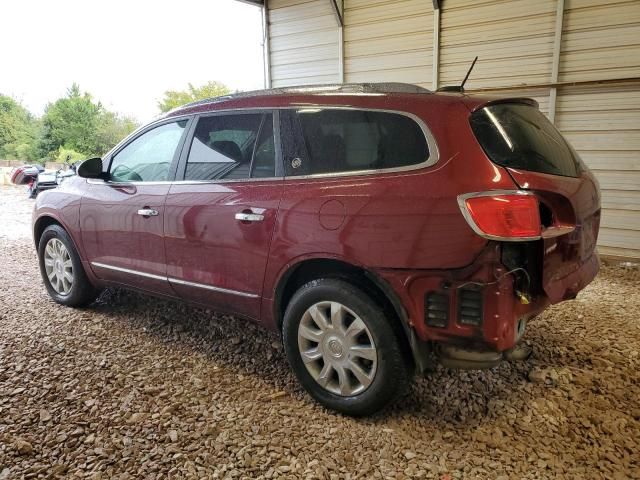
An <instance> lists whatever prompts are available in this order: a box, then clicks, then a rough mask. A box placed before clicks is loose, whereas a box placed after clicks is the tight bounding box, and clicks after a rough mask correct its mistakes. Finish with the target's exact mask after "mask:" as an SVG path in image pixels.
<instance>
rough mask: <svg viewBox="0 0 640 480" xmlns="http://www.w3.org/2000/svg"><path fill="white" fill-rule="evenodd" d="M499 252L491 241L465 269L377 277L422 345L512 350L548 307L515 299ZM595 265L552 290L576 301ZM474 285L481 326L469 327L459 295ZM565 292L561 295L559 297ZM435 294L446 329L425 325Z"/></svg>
mask: <svg viewBox="0 0 640 480" xmlns="http://www.w3.org/2000/svg"><path fill="white" fill-rule="evenodd" d="M500 252H501V248H500V245H499V244H497V243H493V242H490V243H489V244H487V247H486V248H485V249H484V251H483V252H482V253H481V254H480V255H479V256H478V258H477V259H476V260H475V261H474V262H473V263H472V264H471V265H469V266H467V267H464V268H460V269H452V270H394V269H380V270H377V271H376V273H377V274H378V275H379V276H380V277H381V278H382V279H384V280H385V281H386V282H387V283H388V284H389V285H390V286H391V287H392V288H393V290H394V291H395V293H396V295H397V296H398V297H399V299H400V301H401V302H402V304H403V306H404V308H405V310H406V315H407V318H408V322H409V326H410V327H411V328H412V329H413V330H414V331H415V333H416V336H417V337H418V338H419V339H420V340H421V341H423V342H436V343H442V344H451V345H458V346H463V347H465V348H474V349H478V350H485V351H495V352H504V351H506V350H509V349H511V348H513V347H514V346H515V345H516V344H517V343H518V341H519V340H520V338H521V337H522V333H523V327H524V325H525V324H526V322H527V321H528V320H530V319H532V318H533V317H535V316H537V315H538V314H540V313H541V312H542V311H543V310H544V309H545V308H546V307H547V306H548V305H549V304H550V303H551V301H550V298H549V296H547V295H545V294H544V293H541V294H539V295H537V296H534V297H533V298H532V299H531V301H530V302H529V303H528V304H523V303H522V302H521V300H520V298H519V297H518V296H517V295H516V292H515V287H514V277H513V275H512V274H510V273H509V272H508V271H507V269H506V268H505V267H504V265H502V263H501V255H500ZM598 266H599V260H598V256H597V254H596V253H595V252H594V254H593V255H592V256H591V258H589V259H588V260H587V261H586V262H584V263H583V264H582V265H581V266H580V268H578V269H577V270H575V271H574V272H573V273H571V274H569V275H567V276H566V277H564V278H562V279H558V280H556V281H554V284H553V285H552V286H551V288H553V289H557V290H558V291H557V292H555V293H556V294H560V293H561V298H562V299H569V298H574V297H575V295H576V294H577V293H578V291H579V290H581V289H582V288H584V287H585V286H586V285H588V284H589V283H590V282H591V281H592V280H593V278H594V277H595V275H596V274H597V272H598ZM470 284H473V285H476V286H477V288H478V289H479V291H480V292H481V293H482V321H481V322H480V324H478V325H469V324H468V323H465V322H464V321H462V318H461V313H460V312H461V309H460V305H459V304H460V302H461V291H462V289H464V288H466V286H468V285H470ZM561 291H562V292H563V293H562V292H561ZM434 292H435V293H437V294H438V295H440V298H446V302H448V318H447V321H446V324H445V325H440V326H433V325H428V324H427V321H426V310H427V306H426V303H427V302H426V301H425V299H426V297H427V295H429V294H430V293H434Z"/></svg>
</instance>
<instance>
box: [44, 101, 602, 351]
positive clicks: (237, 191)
mask: <svg viewBox="0 0 640 480" xmlns="http://www.w3.org/2000/svg"><path fill="white" fill-rule="evenodd" d="M486 101H487V99H484V98H478V97H467V96H460V95H448V94H434V95H416V94H389V95H383V96H379V95H376V96H368V95H303V94H295V95H268V96H255V97H249V98H236V99H231V100H224V101H220V102H217V103H212V104H204V105H198V106H193V107H187V108H183V109H181V110H179V111H176V112H172V113H171V114H169V116H176V115H185V114H198V113H205V112H210V111H215V110H233V109H236V108H243V109H246V108H275V107H296V106H302V105H303V106H307V107H308V106H323V105H324V106H331V105H339V106H353V107H362V108H374V109H387V110H397V111H404V112H408V113H412V114H414V115H416V116H418V117H420V118H422V119H423V120H424V122H425V123H426V125H427V126H428V127H429V129H430V130H431V133H432V134H433V136H434V137H435V139H436V142H437V145H438V150H439V161H438V162H437V163H436V164H435V165H433V166H431V167H427V168H423V169H418V170H413V171H408V172H396V173H378V174H375V175H351V176H340V177H329V178H327V177H325V178H308V179H303V178H295V177H288V178H285V179H284V180H282V179H280V180H277V179H273V180H267V181H258V182H248V181H234V182H224V183H214V182H210V183H201V184H179V183H174V184H169V183H164V184H161V185H144V184H138V185H130V186H114V185H109V184H108V183H107V184H103V185H97V184H94V183H91V182H88V181H87V180H84V179H81V178H77V179H74V180H72V181H68V182H65V183H64V184H63V185H62V187H61V188H60V189H57V190H53V191H49V192H46V193H44V194H42V195H41V196H39V197H38V203H37V207H36V211H35V213H34V220H35V222H36V230H37V228H38V223H37V222H38V221H39V220H41V219H42V218H43V217H47V216H50V217H53V218H55V219H56V220H57V221H59V222H60V223H61V224H62V225H63V226H64V227H65V228H67V230H68V231H69V233H70V235H71V236H72V238H73V239H74V241H75V242H76V245H77V246H78V248H79V251H80V254H81V257H82V259H83V262H84V264H85V267H86V268H87V269H88V274H89V277H90V279H91V281H92V282H94V283H95V284H97V285H106V284H111V283H114V282H115V283H122V284H126V285H129V286H133V287H135V288H139V289H144V290H146V291H150V292H153V293H156V294H161V295H168V296H174V297H179V298H182V299H184V300H187V301H190V302H195V303H199V304H206V305H209V306H211V307H213V308H216V309H220V310H224V311H228V312H232V313H235V314H239V315H242V316H246V317H249V318H252V319H254V320H256V321H259V322H261V323H262V324H264V325H266V326H268V327H271V328H276V327H277V325H278V322H279V317H280V315H281V314H282V311H281V310H277V309H278V307H280V308H281V307H282V306H281V305H279V304H278V301H277V298H276V292H278V291H279V289H278V287H279V285H281V282H282V281H283V280H284V279H286V278H287V273H288V272H290V271H291V269H292V268H295V267H296V266H297V265H298V264H299V263H300V262H302V261H305V260H309V259H338V260H341V261H343V262H346V263H348V264H351V265H354V266H357V267H361V268H363V269H365V270H367V271H368V272H369V273H370V274H371V275H372V276H373V277H375V278H376V279H377V281H378V282H379V283H380V284H381V285H386V286H388V288H389V290H388V292H389V295H391V296H392V297H394V299H397V300H398V301H399V302H400V304H401V305H402V308H403V310H404V311H405V312H406V316H407V320H408V322H409V324H410V325H411V328H413V329H414V331H415V332H416V334H417V336H418V337H419V338H420V339H422V340H435V341H442V342H452V341H456V342H459V341H461V340H464V339H467V340H469V341H471V342H472V343H473V344H477V345H484V346H488V347H489V348H493V349H498V350H505V349H507V348H510V347H511V346H513V344H514V342H515V328H516V322H517V320H518V319H519V318H530V317H533V316H535V315H536V314H538V313H539V312H540V311H541V310H542V309H544V308H545V306H547V305H548V304H549V303H555V302H558V301H561V300H563V299H565V298H571V297H572V296H574V295H575V294H576V293H577V292H578V291H579V290H580V289H582V288H584V286H585V285H587V284H588V283H589V282H590V281H591V280H592V279H593V278H594V276H595V274H596V272H597V264H598V263H597V254H596V253H595V241H596V237H597V232H598V226H599V212H600V210H599V208H600V206H599V204H600V198H599V193H598V189H597V185H596V183H595V182H594V180H593V177H592V176H591V174H590V173H588V172H585V173H584V174H583V176H582V177H580V178H565V177H557V176H551V175H544V174H536V173H531V172H523V171H508V170H507V169H505V168H502V167H498V166H496V165H494V164H493V163H492V162H491V161H489V159H488V158H487V157H486V156H485V154H484V152H483V150H482V148H481V147H480V145H479V144H478V142H477V141H476V140H475V137H474V136H473V133H472V131H471V128H470V126H469V120H468V119H469V114H470V110H473V109H475V108H478V107H479V106H481V105H483V104H485V103H486ZM188 143H189V142H187V144H188ZM518 188H521V189H526V190H531V191H532V192H534V193H535V194H536V198H538V199H539V200H540V201H541V202H543V203H544V204H545V205H547V206H548V207H549V208H550V209H551V211H552V212H553V214H554V218H555V221H556V223H557V224H558V225H565V226H574V227H575V230H574V231H573V232H572V233H569V234H565V235H561V236H558V237H555V238H545V239H543V240H539V241H538V242H540V248H541V251H543V252H546V253H544V255H543V258H542V259H541V260H540V262H541V263H542V265H541V268H542V280H541V289H542V290H541V292H540V293H538V294H536V295H534V298H533V299H532V303H531V304H530V305H522V304H521V303H520V301H519V300H518V298H517V297H516V295H515V293H514V289H515V286H514V279H513V276H512V275H507V274H505V273H506V271H507V270H506V267H505V266H504V265H503V263H502V259H501V247H500V244H498V243H496V242H489V241H488V240H486V239H484V238H482V237H480V236H479V235H477V234H476V233H475V232H474V231H473V230H472V229H471V228H470V226H469V224H468V223H467V221H466V220H465V219H464V217H463V216H462V214H461V212H460V209H459V206H458V202H457V197H458V195H461V194H465V193H471V192H482V191H487V190H514V189H518ZM144 207H150V208H154V209H156V210H157V211H158V212H159V215H158V216H157V217H150V218H144V217H141V216H139V215H137V214H136V212H137V210H138V209H140V208H144ZM250 209H254V210H255V209H259V210H260V211H262V212H263V213H264V215H265V220H264V221H263V222H259V223H246V222H242V221H238V220H236V219H235V214H236V213H241V212H248V211H249V210H250ZM91 262H98V263H105V264H108V265H112V266H115V267H122V268H127V269H131V270H136V271H139V272H142V273H146V274H149V275H157V276H160V277H169V279H170V280H171V279H177V280H179V281H181V282H191V283H196V284H203V285H208V286H213V287H215V288H217V289H223V290H222V291H220V290H216V291H213V290H210V289H205V288H200V287H195V286H191V285H185V284H184V283H179V282H171V281H167V280H157V279H152V278H148V277H143V276H135V275H129V274H126V273H121V272H118V271H113V270H111V271H109V270H105V269H101V268H96V267H89V264H90V263H91ZM496 279H498V280H496ZM470 280H473V281H476V282H482V283H486V284H487V286H486V287H485V289H484V291H483V298H484V323H483V325H482V326H481V327H472V326H468V325H461V324H458V323H457V322H456V321H455V318H452V320H451V321H450V322H449V325H448V326H447V327H446V328H437V327H428V326H427V325H426V324H425V321H424V298H425V295H426V294H427V293H428V292H430V291H434V290H436V291H438V290H442V288H443V282H445V283H446V284H447V285H448V287H447V288H448V290H447V291H448V292H455V291H456V287H458V286H460V285H463V284H465V283H466V282H469V281H470ZM224 290H232V291H236V292H242V293H246V294H250V295H254V296H255V297H251V296H238V295H235V294H232V293H229V292H225V291H224ZM450 298H451V304H450V308H451V312H456V308H457V296H456V294H455V293H452V294H451V297H450Z"/></svg>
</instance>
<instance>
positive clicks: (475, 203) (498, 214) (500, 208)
mask: <svg viewBox="0 0 640 480" xmlns="http://www.w3.org/2000/svg"><path fill="white" fill-rule="evenodd" d="M458 203H459V205H460V209H461V210H462V213H463V215H464V216H465V218H466V219H467V221H468V222H469V225H470V226H471V228H473V229H474V230H475V232H476V233H478V234H479V235H482V236H483V237H485V238H490V239H494V240H507V241H508V240H512V241H513V240H533V239H538V238H540V235H541V233H542V225H541V222H540V208H539V204H538V199H537V198H536V197H535V195H531V194H528V193H526V192H513V193H497V192H496V193H492V192H483V193H472V194H468V195H460V196H459V197H458Z"/></svg>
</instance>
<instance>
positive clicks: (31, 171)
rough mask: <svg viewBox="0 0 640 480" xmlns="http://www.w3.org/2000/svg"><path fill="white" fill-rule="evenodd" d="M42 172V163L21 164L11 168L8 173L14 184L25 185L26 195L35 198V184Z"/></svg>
mask: <svg viewBox="0 0 640 480" xmlns="http://www.w3.org/2000/svg"><path fill="white" fill-rule="evenodd" d="M42 172H44V167H43V166H42V165H38V164H36V165H22V166H21V167H16V168H14V169H12V170H11V173H10V174H9V177H10V181H11V183H13V184H14V185H26V186H27V196H28V197H29V198H35V197H36V195H34V192H35V184H36V182H37V180H38V175H40V173H42Z"/></svg>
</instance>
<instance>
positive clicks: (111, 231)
mask: <svg viewBox="0 0 640 480" xmlns="http://www.w3.org/2000/svg"><path fill="white" fill-rule="evenodd" d="M189 122H190V119H184V118H183V119H178V120H167V121H164V122H162V123H159V124H156V125H153V126H152V127H150V128H148V129H146V130H144V131H142V132H140V134H139V135H137V136H135V137H134V138H132V139H131V140H130V141H129V142H127V143H126V144H124V145H123V146H121V147H119V148H118V149H117V150H116V151H115V152H114V153H113V154H112V155H110V156H109V157H106V158H105V159H103V161H104V163H105V166H106V168H107V169H108V173H109V179H108V180H106V181H103V180H87V182H88V183H89V185H88V186H87V188H86V189H85V195H84V196H83V199H82V204H81V207H80V222H81V225H80V227H81V231H82V241H83V244H84V248H85V251H86V254H87V257H88V260H89V262H90V265H91V269H92V270H93V271H94V273H95V274H96V276H98V277H99V278H102V279H104V280H109V281H115V282H119V283H124V284H126V285H130V286H133V287H136V288H140V289H144V290H149V291H152V292H156V293H161V294H166V295H172V294H173V291H172V289H171V287H170V285H169V283H168V282H167V278H166V273H167V272H166V257H165V253H164V240H163V233H164V232H163V228H164V226H163V221H164V213H165V210H164V208H165V207H164V203H165V200H166V196H167V192H168V191H169V186H170V184H171V182H170V180H171V179H172V178H173V175H174V170H175V167H176V165H177V161H178V157H179V152H180V151H181V148H182V145H183V143H184V139H185V138H186V132H187V129H188V126H189Z"/></svg>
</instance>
